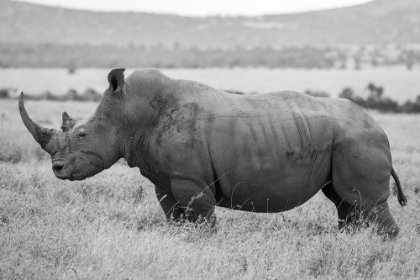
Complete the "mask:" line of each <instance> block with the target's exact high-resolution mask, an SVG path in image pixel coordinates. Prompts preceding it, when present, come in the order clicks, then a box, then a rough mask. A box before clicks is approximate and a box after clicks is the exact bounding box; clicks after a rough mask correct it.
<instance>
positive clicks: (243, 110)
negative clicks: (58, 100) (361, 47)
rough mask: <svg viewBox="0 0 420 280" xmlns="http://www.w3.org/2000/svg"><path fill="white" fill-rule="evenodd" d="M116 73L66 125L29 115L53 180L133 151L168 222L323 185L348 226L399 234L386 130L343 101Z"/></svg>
mask: <svg viewBox="0 0 420 280" xmlns="http://www.w3.org/2000/svg"><path fill="white" fill-rule="evenodd" d="M123 72H124V70H123V69H114V70H112V71H111V72H110V73H109V76H108V80H109V83H110V85H109V88H108V89H107V90H106V91H105V93H104V96H103V98H102V100H101V102H100V103H99V106H98V108H97V110H96V112H95V113H94V114H93V115H92V116H91V117H90V118H88V119H87V120H85V121H82V122H76V121H74V120H72V119H71V118H70V117H69V116H68V115H67V114H66V113H63V125H62V131H56V130H49V129H45V128H42V127H40V126H38V125H37V124H35V123H33V122H32V121H31V120H30V118H29V117H28V115H27V113H26V110H25V108H24V105H23V94H22V96H21V98H20V100H19V109H20V112H21V116H22V119H23V121H24V123H25V125H26V127H27V128H28V130H29V131H30V132H31V133H32V135H33V136H34V138H35V140H36V141H37V142H38V143H40V144H41V147H42V148H43V149H45V150H46V151H47V152H49V153H50V154H51V158H52V165H53V170H54V173H55V175H56V176H57V177H58V178H60V179H70V180H83V179H85V178H87V177H91V176H93V175H95V174H97V173H99V172H101V171H102V170H104V169H106V168H109V167H110V166H112V165H113V164H114V163H115V162H116V161H117V160H118V159H120V158H122V157H123V158H125V159H126V160H127V162H128V164H129V166H130V167H138V168H139V169H140V171H141V174H142V175H143V176H145V177H147V178H148V179H149V180H150V181H151V182H152V183H153V184H154V185H155V188H156V195H157V198H158V200H159V202H160V205H161V206H162V208H163V210H164V212H165V214H166V217H167V219H168V220H175V221H180V220H183V219H188V220H190V221H193V222H201V221H207V222H210V223H211V224H214V222H215V217H214V213H213V212H214V207H215V206H221V207H226V208H232V209H239V210H244V211H253V212H264V213H266V212H281V211H285V210H289V209H292V208H294V207H296V206H299V205H301V204H303V203H305V202H306V201H307V200H308V199H309V198H311V197H312V196H314V195H315V194H316V193H317V192H318V191H319V190H320V189H322V191H323V193H324V194H325V195H326V196H327V197H328V198H329V199H330V200H331V201H332V202H333V203H334V204H335V206H336V208H337V210H338V218H339V226H340V227H342V226H345V225H348V224H352V223H353V222H354V221H355V220H356V219H357V218H359V217H360V216H362V217H363V218H365V219H367V221H370V222H376V223H378V225H379V230H380V232H382V233H385V234H388V235H390V236H396V235H397V234H398V227H397V225H396V224H395V221H394V219H393V217H392V216H391V214H390V212H389V208H388V203H387V199H388V197H389V196H390V190H389V179H390V175H391V173H392V175H393V177H394V178H395V179H396V181H397V186H398V199H399V201H400V203H401V205H405V203H406V199H405V197H404V194H403V193H402V190H401V187H400V183H399V181H398V177H397V176H396V174H395V172H394V171H393V169H392V165H391V154H390V148H389V143H388V140H387V137H386V135H385V133H384V132H383V130H382V129H381V128H380V127H379V126H378V124H377V123H376V122H375V121H374V120H373V119H372V118H371V117H370V116H369V114H368V113H367V112H366V111H365V110H364V109H362V108H360V107H359V106H358V105H356V104H354V103H353V102H351V101H348V100H343V99H330V98H314V97H310V96H307V95H303V94H299V93H295V92H288V91H286V92H276V93H266V94H259V95H252V96H241V95H234V94H229V93H226V92H223V91H220V90H217V89H214V88H212V87H210V86H207V85H205V84H201V83H198V82H192V81H184V80H174V79H170V78H168V77H166V76H165V75H163V74H162V73H161V72H159V71H157V70H151V69H147V70H138V71H136V72H134V73H133V74H131V75H130V76H129V77H128V78H127V79H126V80H125V81H124V75H123Z"/></svg>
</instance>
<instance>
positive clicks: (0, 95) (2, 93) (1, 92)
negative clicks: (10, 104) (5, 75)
mask: <svg viewBox="0 0 420 280" xmlns="http://www.w3.org/2000/svg"><path fill="white" fill-rule="evenodd" d="M6 98H7V99H8V98H10V95H9V89H8V88H0V99H6Z"/></svg>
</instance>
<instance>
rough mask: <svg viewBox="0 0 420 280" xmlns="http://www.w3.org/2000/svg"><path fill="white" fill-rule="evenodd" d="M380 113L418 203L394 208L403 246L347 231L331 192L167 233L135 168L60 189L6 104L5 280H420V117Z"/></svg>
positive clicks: (53, 108)
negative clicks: (277, 209) (280, 208)
mask: <svg viewBox="0 0 420 280" xmlns="http://www.w3.org/2000/svg"><path fill="white" fill-rule="evenodd" d="M26 107H27V109H28V112H29V115H30V116H31V117H32V118H33V120H34V121H36V122H38V123H40V124H41V125H43V126H46V127H55V128H58V127H59V126H60V125H61V113H62V112H63V111H67V112H68V113H69V114H70V115H71V116H72V117H75V118H81V117H85V116H87V115H89V114H91V113H93V112H94V110H95V108H96V104H94V103H77V102H63V103H59V102H51V101H33V102H27V103H26ZM373 115H374V118H375V119H376V120H377V121H378V123H379V124H380V125H381V126H382V128H383V129H384V130H385V132H386V133H387V135H388V137H389V141H390V145H391V150H392V155H393V165H394V168H395V169H396V171H397V173H398V175H399V177H400V179H401V182H402V186H403V189H404V192H405V194H406V195H407V197H408V205H407V206H406V207H404V208H402V207H401V206H400V205H399V204H398V202H397V198H396V195H395V192H394V191H393V192H392V195H391V197H390V199H389V203H390V208H391V212H392V213H393V215H394V217H395V219H396V221H397V223H398V224H399V226H400V228H401V232H400V235H399V236H398V238H397V239H395V240H384V239H383V238H382V237H380V236H378V235H376V234H375V232H374V228H373V229H372V228H366V229H361V230H360V231H355V232H350V233H349V232H345V231H339V230H338V228H337V214H336V210H335V208H334V206H333V204H332V203H331V202H330V201H329V200H327V199H326V198H325V197H324V196H323V195H322V193H318V194H317V195H316V196H315V197H313V198H312V199H311V200H310V201H309V202H307V203H306V204H304V205H302V206H300V207H298V208H295V209H294V210H291V211H288V212H284V213H278V214H255V213H247V212H241V211H233V210H227V209H220V208H216V214H217V216H218V222H217V225H216V228H215V230H209V229H208V228H206V227H198V228H197V227H195V226H194V225H192V224H185V225H182V226H174V225H168V224H167V223H166V222H165V218H164V215H163V211H162V210H161V208H160V206H159V205H158V201H157V199H156V197H155V194H154V188H153V186H152V184H151V183H150V182H149V181H148V180H147V179H145V178H143V177H142V176H141V175H140V172H139V170H138V169H130V168H129V167H128V166H127V165H126V164H125V163H124V161H120V162H118V163H117V164H115V165H114V166H113V167H112V168H110V169H109V170H106V171H104V172H102V173H100V174H98V175H96V176H94V177H92V178H89V179H86V180H84V181H80V182H69V181H61V180H59V179H57V178H56V177H55V176H54V174H53V172H52V170H51V163H50V157H49V155H48V154H46V153H45V152H44V151H43V150H41V148H40V147H39V146H38V144H37V143H36V142H35V141H34V140H33V138H32V136H31V135H30V134H29V132H28V131H27V130H26V128H25V127H24V125H23V123H22V121H21V119H20V116H19V113H18V109H17V100H1V101H0V279H419V278H420V241H419V240H420V228H419V226H420V221H419V217H420V183H419V182H420V168H419V167H420V145H419V139H420V116H419V115H384V114H376V113H373ZM393 186H394V182H393V181H392V182H391V188H392V189H393Z"/></svg>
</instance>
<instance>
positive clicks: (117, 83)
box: [19, 69, 124, 180]
mask: <svg viewBox="0 0 420 280" xmlns="http://www.w3.org/2000/svg"><path fill="white" fill-rule="evenodd" d="M123 72H124V69H114V70H112V71H111V72H110V73H109V75H108V81H109V88H108V89H107V90H106V91H105V93H104V95H103V98H102V100H101V102H100V103H99V106H98V108H97V109H96V112H95V113H94V114H93V115H92V116H90V117H89V118H87V119H85V120H83V121H76V120H74V119H72V118H71V117H70V116H69V115H68V114H67V113H66V112H64V113H63V115H62V118H63V124H62V126H61V130H55V129H47V128H44V127H41V126H40V125H38V124H36V123H35V122H33V121H32V120H31V119H30V118H29V116H28V113H27V112H26V109H25V106H24V103H23V93H22V94H21V96H20V98H19V111H20V115H21V117H22V120H23V123H24V124H25V126H26V128H27V129H28V130H29V132H30V133H31V134H32V136H33V137H34V139H35V140H36V141H37V142H38V143H39V144H40V145H41V147H42V149H44V150H45V151H47V152H48V153H49V154H50V155H51V160H52V168H53V171H54V174H55V175H56V176H57V177H58V178H60V179H69V180H83V179H85V178H87V177H91V176H93V175H95V174H97V173H99V172H101V171H102V170H104V169H107V168H109V167H111V166H112V165H113V164H114V163H115V162H117V161H118V160H119V159H120V158H121V157H122V152H121V151H122V146H123V143H122V142H123V137H122V136H121V135H119V134H120V129H119V128H120V127H122V126H124V121H123V119H124V118H123V117H122V116H121V115H122V111H123V110H122V108H121V106H123V104H124V102H121V99H123V97H124V93H123V91H124V74H123Z"/></svg>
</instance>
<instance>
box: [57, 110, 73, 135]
mask: <svg viewBox="0 0 420 280" xmlns="http://www.w3.org/2000/svg"><path fill="white" fill-rule="evenodd" d="M75 123H76V121H75V120H73V119H72V118H71V117H70V116H69V114H67V113H66V112H63V124H62V125H61V129H62V130H63V131H64V132H66V131H69V130H70V129H72V128H73V126H74V124H75Z"/></svg>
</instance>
